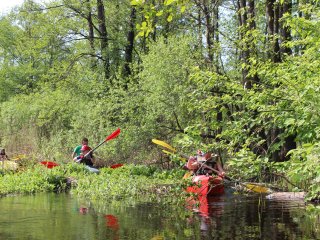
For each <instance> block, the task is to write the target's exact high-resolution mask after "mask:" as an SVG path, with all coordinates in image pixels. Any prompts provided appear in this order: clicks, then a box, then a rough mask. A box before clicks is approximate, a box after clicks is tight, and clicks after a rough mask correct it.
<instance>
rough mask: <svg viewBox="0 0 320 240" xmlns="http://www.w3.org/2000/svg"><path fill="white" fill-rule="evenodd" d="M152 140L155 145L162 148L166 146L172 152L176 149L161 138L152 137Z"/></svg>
mask: <svg viewBox="0 0 320 240" xmlns="http://www.w3.org/2000/svg"><path fill="white" fill-rule="evenodd" d="M152 142H153V143H155V144H157V145H160V146H162V147H164V148H167V149H169V150H171V151H172V152H176V151H177V150H176V149H174V148H173V147H171V146H170V145H169V144H168V143H166V142H164V141H161V140H158V139H152Z"/></svg>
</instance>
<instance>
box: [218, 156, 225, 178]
mask: <svg viewBox="0 0 320 240" xmlns="http://www.w3.org/2000/svg"><path fill="white" fill-rule="evenodd" d="M216 166H217V170H218V172H219V176H220V177H224V175H225V172H224V169H223V167H222V164H221V161H220V158H219V159H218V161H217V164H216Z"/></svg>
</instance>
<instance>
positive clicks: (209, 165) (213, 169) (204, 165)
mask: <svg viewBox="0 0 320 240" xmlns="http://www.w3.org/2000/svg"><path fill="white" fill-rule="evenodd" d="M186 167H187V169H189V170H192V171H193V173H194V174H195V175H203V174H209V175H212V174H213V173H217V174H218V176H219V177H224V176H225V172H224V169H223V167H222V164H221V160H220V157H219V156H218V155H217V154H212V153H211V152H207V153H203V152H202V151H201V150H198V151H197V155H196V156H190V157H189V159H188V162H187V164H186Z"/></svg>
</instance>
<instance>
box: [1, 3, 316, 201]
mask: <svg viewBox="0 0 320 240" xmlns="http://www.w3.org/2000/svg"><path fill="white" fill-rule="evenodd" d="M319 13H320V11H319V3H318V1H312V0H311V1H299V2H297V1H291V0H282V1H272V0H264V1H259V2H257V1H252V0H245V1H228V0H226V1H222V0H210V1H199V0H183V1H180V0H179V1H173V0H172V1H167V0H166V1H138V0H135V1H129V0H117V1H114V0H98V1H93V0H86V1H78V0H68V1H65V0H52V1H50V2H47V3H46V4H38V3H35V2H33V1H32V0H28V1H25V2H24V4H23V5H22V6H20V7H18V8H16V9H14V10H12V11H11V12H10V13H8V14H6V15H3V16H2V17H1V19H0V30H1V35H0V86H1V87H0V104H1V107H0V129H1V131H0V143H1V145H2V146H4V147H6V148H7V151H8V152H11V153H13V152H25V153H29V154H31V155H33V156H34V157H35V158H36V159H43V158H49V159H54V160H56V161H58V162H68V161H69V160H68V158H70V155H71V151H72V148H73V147H74V146H75V145H76V144H78V143H79V141H80V140H81V138H82V137H83V136H86V137H88V138H89V139H90V145H92V146H93V145H95V144H98V143H99V142H100V141H101V140H103V139H104V138H105V137H106V136H107V135H108V134H109V133H111V132H112V131H113V130H114V129H115V128H118V127H120V128H121V129H122V133H121V137H119V138H118V139H117V140H115V141H110V142H109V143H108V144H106V145H105V146H104V147H101V148H100V149H99V151H98V152H97V153H98V154H99V158H101V159H103V163H104V164H105V165H108V163H111V162H130V163H142V162H144V163H146V162H151V161H152V162H153V159H155V158H159V155H158V153H157V149H156V148H155V146H152V144H151V141H150V140H151V139H152V138H159V139H164V140H167V141H169V142H170V143H172V144H174V145H175V146H178V147H179V151H183V152H184V153H187V154H191V153H193V152H194V150H195V149H197V148H202V149H204V150H209V149H210V150H212V149H214V150H215V151H218V152H219V153H220V154H221V155H222V156H223V159H224V161H225V162H226V163H227V165H229V171H230V174H231V175H235V176H237V177H241V178H244V179H260V180H263V181H266V180H270V179H273V180H275V181H277V182H278V183H279V182H286V184H288V185H286V188H288V189H290V190H292V189H295V190H300V191H301V190H304V191H307V192H309V198H310V199H315V198H319V167H318V165H319V160H318V156H319V143H318V142H319V130H320V128H319V126H318V125H319V122H320V117H319V114H318V109H319V107H320V106H319V103H320V98H319V96H320V95H319V89H320V88H319V86H320V85H319V84H320V79H319V69H320V68H319V66H318V65H319V62H320V55H319V51H318V49H319V42H320V34H319V29H320V28H319V23H320V21H319ZM248 163H250V166H249V165H248ZM239 169H241V171H238V170H239ZM240 173H241V174H240ZM239 175H240V176H239Z"/></svg>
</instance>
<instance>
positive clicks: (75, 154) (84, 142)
mask: <svg viewBox="0 0 320 240" xmlns="http://www.w3.org/2000/svg"><path fill="white" fill-rule="evenodd" d="M88 143H89V140H88V138H83V139H82V142H81V145H78V146H76V147H75V148H74V150H73V152H72V160H73V159H74V158H75V157H78V156H80V154H81V148H82V146H83V145H88Z"/></svg>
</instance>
